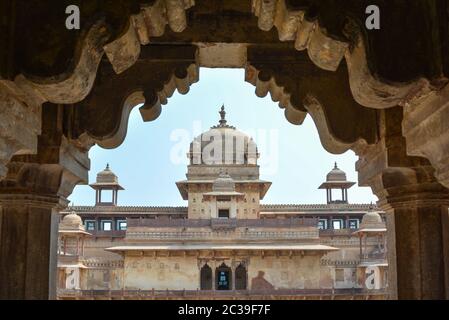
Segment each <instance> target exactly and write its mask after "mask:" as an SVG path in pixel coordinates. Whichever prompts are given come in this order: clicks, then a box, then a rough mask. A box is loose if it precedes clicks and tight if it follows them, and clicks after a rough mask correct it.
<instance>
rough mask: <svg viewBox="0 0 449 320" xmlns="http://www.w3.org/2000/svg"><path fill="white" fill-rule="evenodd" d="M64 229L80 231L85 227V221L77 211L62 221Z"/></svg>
mask: <svg viewBox="0 0 449 320" xmlns="http://www.w3.org/2000/svg"><path fill="white" fill-rule="evenodd" d="M61 225H62V227H63V228H64V229H80V228H82V227H83V220H82V219H81V217H80V216H79V215H77V214H76V212H75V211H72V212H70V213H69V214H67V215H66V216H65V217H64V218H63V219H62V221H61Z"/></svg>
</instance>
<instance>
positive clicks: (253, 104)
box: [69, 68, 376, 206]
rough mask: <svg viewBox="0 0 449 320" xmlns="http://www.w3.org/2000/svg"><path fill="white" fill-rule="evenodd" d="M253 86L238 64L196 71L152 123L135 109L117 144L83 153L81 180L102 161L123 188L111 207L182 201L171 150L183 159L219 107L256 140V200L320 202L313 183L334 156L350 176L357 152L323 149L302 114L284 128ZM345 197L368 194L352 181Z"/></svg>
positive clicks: (84, 191)
mask: <svg viewBox="0 0 449 320" xmlns="http://www.w3.org/2000/svg"><path fill="white" fill-rule="evenodd" d="M254 89H255V88H254V87H253V86H252V85H251V84H249V83H247V82H245V81H244V71H243V70H242V69H207V68H202V69H201V70H200V81H199V82H198V83H195V84H193V85H192V86H191V88H190V92H189V93H188V94H187V95H181V94H179V93H177V92H176V93H175V94H174V95H173V97H171V98H170V99H169V100H168V104H167V105H165V106H163V107H162V114H161V116H160V117H159V118H158V119H157V120H155V121H153V122H143V121H142V119H141V117H140V113H139V110H138V107H136V108H134V110H133V111H132V112H131V115H130V119H129V124H128V134H127V136H126V139H125V141H124V142H123V144H122V145H121V146H119V147H118V148H116V149H113V150H106V149H102V148H100V147H98V146H95V147H93V148H92V149H91V150H90V153H89V155H90V159H91V170H90V173H89V183H92V182H94V181H95V177H96V174H97V172H98V171H101V170H103V169H104V167H105V166H106V163H109V164H110V167H111V169H112V170H113V171H114V172H115V173H116V174H117V176H118V177H119V182H120V184H121V185H122V186H123V187H124V188H125V190H124V191H121V192H120V193H119V197H118V200H119V205H154V206H178V205H186V202H185V201H183V200H182V199H181V196H180V194H179V192H178V189H177V188H176V185H175V182H176V181H178V180H183V179H185V173H186V171H187V167H186V164H185V163H174V162H176V161H173V155H175V157H174V158H175V160H177V159H178V158H182V159H183V160H184V159H185V158H186V156H185V153H186V152H187V148H188V146H189V143H190V141H191V140H192V139H193V138H194V136H196V135H198V134H199V133H200V131H205V130H207V129H209V127H211V126H213V125H215V124H217V122H218V119H219V115H218V111H219V108H220V107H221V105H222V104H224V105H225V107H226V112H227V116H226V118H227V120H228V124H230V125H233V126H236V127H237V128H238V129H240V130H242V131H247V132H249V133H251V135H253V136H254V138H255V141H256V143H257V144H258V148H259V152H260V154H261V158H260V159H259V164H260V166H261V168H260V170H261V179H265V180H269V181H272V183H273V184H272V186H271V188H270V190H269V191H268V193H267V195H266V196H265V199H264V200H263V201H262V202H263V203H277V204H282V203H283V204H293V203H325V202H326V193H325V191H324V190H318V189H317V188H318V186H319V185H320V184H321V182H322V181H324V180H325V177H326V174H327V173H328V172H329V170H331V169H332V168H333V165H334V161H337V162H338V166H339V167H340V169H342V170H344V171H346V174H347V176H348V179H349V180H351V181H357V173H356V172H355V161H356V160H357V157H356V156H355V155H354V153H353V152H352V151H348V152H346V153H345V154H343V155H333V154H330V153H328V152H327V151H326V150H324V148H323V147H322V146H321V143H320V140H319V137H318V132H317V130H316V128H315V125H314V123H313V121H312V119H311V118H310V116H307V118H306V120H305V121H304V123H303V124H302V125H301V126H295V125H292V124H290V123H289V122H288V121H287V120H286V119H285V118H284V112H283V110H282V109H280V108H279V107H278V104H277V103H275V102H273V101H272V100H271V97H270V95H268V96H267V97H265V98H262V99H261V98H258V97H257V96H256V95H255V93H254ZM183 148H185V149H184V150H182V149H183ZM69 199H70V200H71V201H72V203H74V204H75V205H93V204H94V202H95V192H94V191H93V190H92V189H91V188H90V187H89V186H77V187H76V188H75V190H74V192H73V194H72V195H71V196H70V198H69ZM349 201H350V202H352V203H370V202H375V201H376V197H375V196H374V195H373V194H372V192H371V190H370V189H369V188H361V187H358V186H357V185H355V186H354V187H352V188H351V189H350V190H349Z"/></svg>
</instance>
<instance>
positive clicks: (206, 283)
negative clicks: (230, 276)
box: [200, 263, 212, 290]
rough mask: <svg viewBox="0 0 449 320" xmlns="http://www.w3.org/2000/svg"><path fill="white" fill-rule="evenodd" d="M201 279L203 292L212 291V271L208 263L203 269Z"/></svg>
mask: <svg viewBox="0 0 449 320" xmlns="http://www.w3.org/2000/svg"><path fill="white" fill-rule="evenodd" d="M200 277H201V280H200V287H201V290H212V269H211V267H209V265H208V264H207V263H206V264H205V265H204V266H203V267H202V268H201V275H200Z"/></svg>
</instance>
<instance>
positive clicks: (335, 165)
mask: <svg viewBox="0 0 449 320" xmlns="http://www.w3.org/2000/svg"><path fill="white" fill-rule="evenodd" d="M334 169H338V166H337V161H335V164H334Z"/></svg>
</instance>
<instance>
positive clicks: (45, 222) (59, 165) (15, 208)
mask: <svg viewBox="0 0 449 320" xmlns="http://www.w3.org/2000/svg"><path fill="white" fill-rule="evenodd" d="M68 118H69V117H68V115H67V114H65V109H64V107H63V106H57V105H51V104H47V105H45V106H44V107H43V109H42V130H41V134H40V135H39V136H38V141H37V153H36V155H15V156H13V157H12V158H11V161H10V162H9V163H8V164H7V173H6V176H5V178H4V179H3V180H1V181H0V207H1V214H0V227H1V228H0V230H1V231H0V284H1V285H0V299H54V298H55V297H56V267H57V261H56V259H57V245H58V242H57V238H58V222H59V219H58V211H59V210H61V209H62V208H64V207H65V206H66V205H67V197H68V196H69V195H70V193H71V192H72V190H73V188H74V186H75V185H76V184H77V183H80V182H87V172H88V169H89V167H90V163H89V159H88V157H87V151H88V149H89V148H90V147H91V146H92V143H91V141H90V140H89V139H85V141H82V140H80V139H77V140H74V139H70V138H67V137H66V135H65V134H64V132H68V130H67V127H66V123H65V121H66V120H67V119H68Z"/></svg>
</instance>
